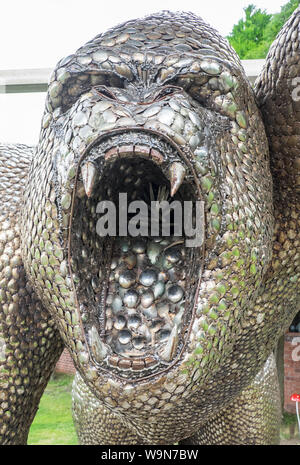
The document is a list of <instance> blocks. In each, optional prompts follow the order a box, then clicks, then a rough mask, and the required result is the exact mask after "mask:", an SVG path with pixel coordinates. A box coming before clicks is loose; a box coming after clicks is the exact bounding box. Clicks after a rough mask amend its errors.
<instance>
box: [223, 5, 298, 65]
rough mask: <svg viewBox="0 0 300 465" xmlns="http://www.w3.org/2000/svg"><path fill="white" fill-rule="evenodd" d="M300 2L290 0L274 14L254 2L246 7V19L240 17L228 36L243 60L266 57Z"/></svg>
mask: <svg viewBox="0 0 300 465" xmlns="http://www.w3.org/2000/svg"><path fill="white" fill-rule="evenodd" d="M299 3H300V0H290V1H289V2H288V3H286V4H285V5H283V6H282V7H281V11H280V12H279V13H275V14H273V15H271V14H268V13H267V12H266V10H261V9H260V8H256V6H255V5H252V4H251V5H248V6H247V7H246V8H244V11H245V19H240V20H239V22H238V24H236V25H234V26H233V29H232V32H231V33H230V34H229V36H228V37H227V39H228V40H229V42H230V44H231V45H232V47H233V48H234V49H235V51H236V52H237V54H238V55H239V57H240V58H241V59H242V60H247V59H258V58H265V57H266V55H267V53H268V50H269V48H270V45H271V43H272V42H273V40H274V39H275V37H276V35H277V34H278V32H279V31H280V29H281V28H282V26H283V25H284V23H285V22H286V21H287V20H288V18H289V17H290V16H291V14H292V13H293V11H294V10H295V9H296V8H297V6H298V5H299Z"/></svg>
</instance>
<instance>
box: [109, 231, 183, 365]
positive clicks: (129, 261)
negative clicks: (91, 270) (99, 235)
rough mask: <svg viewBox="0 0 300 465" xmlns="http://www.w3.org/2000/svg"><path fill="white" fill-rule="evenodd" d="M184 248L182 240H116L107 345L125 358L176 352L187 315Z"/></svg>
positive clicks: (165, 355) (168, 356)
mask: <svg viewBox="0 0 300 465" xmlns="http://www.w3.org/2000/svg"><path fill="white" fill-rule="evenodd" d="M184 262H185V248H184V245H183V241H182V240H180V238H178V237H168V238H161V237H158V238H148V239H141V238H130V239H129V238H116V239H115V243H114V247H113V253H112V260H111V270H110V273H109V279H108V290H107V298H106V314H105V323H104V324H105V334H106V341H105V342H106V344H108V345H110V347H111V349H112V351H113V352H114V353H115V354H116V355H119V356H124V357H145V356H146V355H156V356H158V357H159V358H161V359H163V360H166V361H169V360H171V359H172V358H173V356H174V354H175V353H176V349H177V344H178V333H179V326H180V321H181V317H182V315H183V311H184V302H185V297H184V289H185V266H184V265H185V263H184Z"/></svg>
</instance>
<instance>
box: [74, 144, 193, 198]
mask: <svg viewBox="0 0 300 465" xmlns="http://www.w3.org/2000/svg"><path fill="white" fill-rule="evenodd" d="M127 149H128V147H122V154H123V153H124V152H125V153H126V154H129V153H131V154H132V153H134V152H133V148H132V147H131V146H130V149H131V152H130V151H129V150H127ZM139 151H140V152H143V154H144V153H145V149H144V150H143V151H142V147H140V148H139ZM108 152H110V154H109V155H108V156H106V157H105V158H106V159H107V158H112V157H114V156H115V154H117V155H118V154H120V151H119V150H118V149H117V148H115V151H114V152H112V149H111V150H109V151H108ZM148 152H149V154H150V156H151V158H152V159H154V160H155V161H156V162H157V161H158V160H159V159H160V162H161V161H162V156H161V155H160V154H159V152H158V151H157V150H153V149H148ZM135 153H137V152H136V151H135ZM159 156H160V157H159ZM81 175H82V181H83V186H84V189H85V193H86V195H87V196H88V197H91V196H92V194H93V192H94V188H95V186H96V184H97V168H96V166H95V164H94V163H93V162H92V161H87V162H85V163H83V164H82V165H81ZM185 175H186V169H185V167H184V166H183V164H182V163H180V162H177V161H174V162H173V163H171V164H170V166H169V168H168V172H167V177H168V179H169V181H170V193H171V197H173V196H174V195H175V194H176V192H177V191H178V189H179V188H180V186H181V184H182V183H183V180H184V178H185Z"/></svg>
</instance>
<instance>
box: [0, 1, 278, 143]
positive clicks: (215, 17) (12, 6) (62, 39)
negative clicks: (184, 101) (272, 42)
mask: <svg viewBox="0 0 300 465" xmlns="http://www.w3.org/2000/svg"><path fill="white" fill-rule="evenodd" d="M286 2H287V0H180V1H179V0H144V1H143V0H140V1H130V0H122V1H119V0H112V1H111V0H106V1H103V0H2V1H1V8H0V15H1V24H0V43H1V49H0V69H17V68H53V67H54V66H55V65H56V63H57V62H58V60H60V59H61V58H62V57H64V56H67V55H69V54H70V53H73V52H74V51H75V50H76V49H77V48H79V47H80V46H81V45H83V44H84V43H86V42H87V41H88V40H90V39H92V38H93V37H94V36H96V35H97V34H99V33H100V32H103V31H105V30H106V29H108V28H109V27H111V26H114V25H116V24H118V23H120V22H123V21H126V20H128V19H134V18H137V17H141V16H144V15H146V14H149V13H153V12H156V11H160V10H163V9H168V10H173V11H178V10H185V11H192V12H194V13H196V14H197V15H199V16H201V17H202V18H203V19H205V20H206V21H207V22H209V23H210V24H211V25H212V26H214V27H215V28H216V29H218V30H219V32H220V33H221V34H222V35H227V34H229V33H230V32H231V30H232V26H233V25H234V24H236V23H237V22H238V20H239V19H240V18H241V17H243V8H244V7H245V6H247V5H249V4H250V3H253V4H255V5H256V6H257V7H259V8H261V9H265V10H267V12H268V13H276V12H279V11H280V7H281V6H282V5H284V4H285V3H286ZM43 102H44V95H43V94H36V95H34V94H27V95H25V94H15V95H12V94H9V95H3V94H2V95H1V94H0V142H3V141H6V142H22V143H30V144H34V143H35V142H36V141H37V137H38V132H39V127H40V126H39V125H40V116H39V115H41V114H42V111H43Z"/></svg>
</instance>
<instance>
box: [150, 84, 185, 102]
mask: <svg viewBox="0 0 300 465" xmlns="http://www.w3.org/2000/svg"><path fill="white" fill-rule="evenodd" d="M181 90H182V89H181V88H180V87H177V86H171V85H169V86H165V87H163V88H162V89H161V90H160V91H159V92H158V93H157V94H156V96H155V100H156V101H158V100H162V99H163V98H165V97H168V96H169V95H173V94H176V93H177V92H180V91H181Z"/></svg>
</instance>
